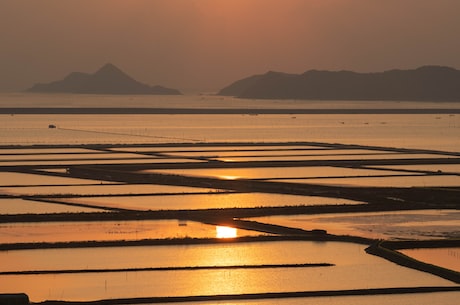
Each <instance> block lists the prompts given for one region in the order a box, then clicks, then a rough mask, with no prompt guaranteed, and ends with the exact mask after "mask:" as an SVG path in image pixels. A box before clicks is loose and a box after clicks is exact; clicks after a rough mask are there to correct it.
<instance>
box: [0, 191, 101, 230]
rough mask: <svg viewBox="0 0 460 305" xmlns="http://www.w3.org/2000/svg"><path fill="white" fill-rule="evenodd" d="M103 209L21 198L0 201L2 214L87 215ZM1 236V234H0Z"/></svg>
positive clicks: (0, 212)
mask: <svg viewBox="0 0 460 305" xmlns="http://www.w3.org/2000/svg"><path fill="white" fill-rule="evenodd" d="M103 211H104V210H103V209H93V208H85V207H79V206H69V205H65V204H55V203H48V202H42V201H34V200H25V199H19V198H5V199H0V214H3V215H8V214H49V213H85V212H103ZM0 235H1V232H0Z"/></svg>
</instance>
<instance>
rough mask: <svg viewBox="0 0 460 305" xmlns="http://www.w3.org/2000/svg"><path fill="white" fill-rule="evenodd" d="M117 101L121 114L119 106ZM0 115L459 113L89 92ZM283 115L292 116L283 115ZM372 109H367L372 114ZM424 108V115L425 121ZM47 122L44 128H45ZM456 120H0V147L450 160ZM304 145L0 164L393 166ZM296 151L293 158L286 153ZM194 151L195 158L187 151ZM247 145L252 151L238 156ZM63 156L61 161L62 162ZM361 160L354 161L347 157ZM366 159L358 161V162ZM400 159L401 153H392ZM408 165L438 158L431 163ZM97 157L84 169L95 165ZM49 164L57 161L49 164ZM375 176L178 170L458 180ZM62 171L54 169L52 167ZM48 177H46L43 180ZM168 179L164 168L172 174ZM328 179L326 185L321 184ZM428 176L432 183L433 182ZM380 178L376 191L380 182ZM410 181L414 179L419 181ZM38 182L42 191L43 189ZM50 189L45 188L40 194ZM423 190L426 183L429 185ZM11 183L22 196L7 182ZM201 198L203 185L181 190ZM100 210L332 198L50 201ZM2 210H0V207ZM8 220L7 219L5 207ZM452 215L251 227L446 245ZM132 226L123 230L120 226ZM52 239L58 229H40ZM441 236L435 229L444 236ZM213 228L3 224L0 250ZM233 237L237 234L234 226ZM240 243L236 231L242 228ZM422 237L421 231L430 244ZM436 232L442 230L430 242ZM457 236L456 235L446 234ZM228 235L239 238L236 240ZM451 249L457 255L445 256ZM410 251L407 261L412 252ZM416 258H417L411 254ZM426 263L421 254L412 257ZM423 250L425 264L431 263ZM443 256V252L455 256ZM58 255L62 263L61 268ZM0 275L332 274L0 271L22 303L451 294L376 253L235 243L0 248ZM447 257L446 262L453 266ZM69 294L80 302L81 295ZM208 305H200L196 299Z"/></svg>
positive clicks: (63, 183) (31, 179)
mask: <svg viewBox="0 0 460 305" xmlns="http://www.w3.org/2000/svg"><path fill="white" fill-rule="evenodd" d="M127 105H128V106H127ZM0 107H158V108H215V109H216V108H221V109H223V108H243V109H245V108H246V109H249V108H251V109H264V108H276V109H316V108H332V109H363V108H365V109H376V110H378V109H420V108H424V109H439V108H445V109H460V103H413V102H324V101H279V100H273V101H261V100H240V99H233V98H228V97H225V98H222V97H214V96H179V97H151V96H92V95H82V96H76V95H34V94H9V95H0ZM293 112H294V111H293ZM376 112H378V111H376ZM435 112H436V111H434V112H433V113H435ZM49 124H54V125H56V126H57V128H55V129H50V128H48V125H49ZM459 133H460V115H459V114H423V115H421V114H418V115H415V114H399V115H388V114H366V115H358V114H347V115H344V114H329V115H325V114H317V115H309V114H296V113H292V114H286V115H276V114H273V115H263V114H259V115H228V114H221V115H186V114H181V115H172V114H168V115H70V114H69V115H18V114H14V115H11V114H8V115H0V141H1V144H2V145H8V144H12V145H31V144H104V143H106V144H117V143H118V144H137V143H178V142H183V143H197V142H276V141H280V142H289V141H293V142H294V141H318V142H327V143H343V144H359V145H374V146H386V147H400V148H422V149H432V150H443V151H451V152H459V151H460V137H459V136H458V134H459ZM317 148H318V147H315V146H302V147H299V146H296V145H294V144H292V145H289V146H285V147H283V149H282V150H280V148H279V147H277V146H265V147H255V148H254V147H253V148H248V147H242V146H238V145H235V147H225V148H216V147H212V146H210V147H208V148H206V147H203V148H201V147H200V149H196V148H193V147H192V148H191V147H182V148H180V147H177V148H163V149H155V150H154V151H155V152H162V153H164V155H163V156H161V157H159V156H147V155H144V156H141V155H138V154H133V153H136V152H144V153H149V152H152V149H151V148H135V147H132V148H129V147H120V148H113V149H112V151H114V152H117V153H113V154H112V153H111V154H107V153H106V152H101V151H98V150H92V149H81V148H66V149H43V150H40V151H39V152H40V153H41V155H34V154H35V153H37V152H38V151H37V150H34V149H27V150H22V149H14V148H12V149H7V150H2V151H1V152H0V165H2V166H7V165H45V164H50V165H55V164H61V165H63V167H64V166H65V165H67V164H103V163H105V164H106V163H137V162H150V163H157V162H201V161H200V160H197V159H196V158H197V157H204V158H210V159H213V158H216V159H219V158H220V159H221V160H224V161H226V160H230V159H232V160H238V161H244V160H259V161H260V160H283V161H285V160H294V159H295V160H298V159H304V160H324V159H347V160H349V159H356V158H365V159H376V158H378V159H392V158H399V157H400V156H399V154H397V153H391V152H388V151H374V150H355V151H353V152H351V151H349V150H333V151H329V150H327V149H324V148H323V149H319V150H318V149H317ZM299 149H301V150H299ZM197 150H200V151H197ZM251 150H252V151H251ZM63 153H64V154H63ZM358 153H359V154H361V156H357V155H354V154H358ZM364 154H366V155H364ZM404 157H408V155H404ZM412 157H424V158H428V157H436V158H441V157H443V158H445V157H448V156H442V155H432V154H430V155H428V154H427V155H421V154H418V155H412ZM95 159H97V160H95ZM56 160H58V161H56ZM382 169H383V170H374V169H359V170H358V169H340V168H330V167H329V168H328V167H322V168H318V169H317V171H314V172H312V171H305V170H300V171H299V170H298V169H295V170H294V169H282V170H279V169H276V168H273V169H257V170H255V169H238V170H212V171H210V170H190V171H182V172H180V173H181V174H191V175H199V176H200V175H203V176H213V177H220V178H223V179H235V178H262V179H266V178H272V179H289V178H296V179H295V180H294V181H293V182H300V180H299V179H298V178H309V179H305V181H306V183H311V182H313V181H311V180H312V179H313V178H320V179H318V181H314V182H318V183H332V184H346V183H347V182H348V183H353V184H355V185H374V184H377V185H381V184H385V183H388V181H389V180H386V179H387V177H382V178H370V177H365V178H356V179H355V180H352V178H350V177H348V178H346V180H347V181H346V182H344V180H343V179H339V178H336V179H333V178H324V177H325V176H357V175H360V176H361V175H362V176H370V175H400V174H401V173H402V172H401V171H400V170H412V171H414V172H412V174H413V175H414V176H413V177H392V178H391V179H390V180H392V181H395V182H394V184H396V185H420V184H423V185H426V181H428V180H424V179H428V178H430V179H431V178H434V179H435V180H429V181H435V182H436V184H434V185H436V186H437V185H446V184H453V185H456V186H458V185H459V184H460V183H459V181H458V179H457V178H458V176H438V177H436V176H435V177H427V176H415V175H420V173H417V172H416V171H417V170H422V171H423V170H426V171H438V170H442V171H446V172H453V173H458V166H457V167H455V166H454V167H448V166H444V165H443V166H442V167H441V166H440V167H430V166H428V167H426V166H418V165H417V166H389V167H385V168H382ZM53 170H57V171H60V172H62V171H63V169H62V168H59V169H53ZM53 170H50V171H53ZM171 173H176V172H174V171H171ZM327 179H329V180H327ZM436 179H437V180H436ZM382 180H383V182H382ZM420 181H421V182H420ZM44 185H48V186H49V187H43V186H44ZM50 185H54V186H52V187H51V186H50ZM430 185H431V184H430ZM19 186H22V187H19ZM190 189H192V188H182V187H163V186H140V185H139V186H121V185H100V181H93V180H82V179H70V178H61V177H51V176H41V175H34V174H22V173H21V174H20V173H9V172H8V173H7V172H0V192H1V193H2V194H6V193H8V194H17V195H24V194H35V193H40V194H45V195H46V194H56V193H77V194H78V193H86V194H89V193H91V194H100V193H104V194H108V193H129V192H131V193H145V192H147V193H148V192H180V193H182V192H183V193H186V192H189V191H190ZM194 190H195V191H198V192H207V191H208V190H207V189H197V188H195V189H194ZM62 200H63V201H65V200H68V201H69V202H73V203H83V204H85V203H86V204H93V205H94V206H99V207H106V206H111V207H125V208H136V209H141V210H146V209H164V208H172V209H175V208H184V207H187V208H212V207H214V208H215V207H235V206H238V207H247V206H250V207H254V206H278V205H298V204H307V205H311V204H336V203H347V204H355V203H356V202H348V201H347V202H344V200H338V199H331V198H319V197H315V198H312V197H303V196H287V195H269V194H212V195H211V194H199V195H185V194H184V195H182V194H181V195H170V196H147V197H134V196H133V197H129V196H126V197H100V198H78V199H77V198H71V199H62ZM0 204H1V206H0V213H2V214H7V213H8V214H11V213H15V212H16V213H38V212H48V213H52V212H63V211H69V212H78V211H93V210H90V209H87V208H82V207H66V206H64V205H63V206H57V205H52V204H48V203H46V204H45V203H37V202H35V201H28V200H21V199H14V198H9V199H1V201H0ZM5 206H6V208H5ZM12 211H15V212H12ZM457 214H458V213H457V212H456V211H445V212H442V211H440V212H438V214H436V213H435V214H430V213H425V212H415V213H414V214H410V213H393V214H392V213H387V214H382V215H381V214H378V213H375V214H372V215H370V214H366V215H361V216H360V215H326V216H311V217H308V216H302V217H300V218H295V217H294V218H291V217H279V218H270V221H269V220H268V219H264V221H267V222H272V223H276V224H284V225H289V226H294V227H302V228H306V229H312V228H326V229H327V230H328V231H331V232H332V233H338V234H340V233H345V234H347V233H352V234H353V235H364V236H368V235H369V234H370V235H372V236H383V237H385V238H393V237H394V238H398V237H401V236H402V237H405V238H419V237H420V236H422V238H423V236H425V237H426V236H427V235H425V234H428V236H430V238H431V237H433V236H432V234H433V232H435V233H438V232H439V233H440V235H439V236H436V237H446V234H447V236H452V234H454V233H455V232H458V215H457ZM133 223H135V225H133ZM53 231H55V232H60V233H59V234H51V233H52V232H53ZM446 232H447V233H446ZM215 234H217V231H216V228H215V227H213V226H207V225H201V224H198V223H191V222H190V223H187V229H186V228H184V226H182V225H180V224H178V223H177V222H174V221H172V222H171V221H169V222H168V221H166V222H162V223H160V222H130V223H128V222H119V223H111V222H107V223H105V224H104V225H101V224H96V223H95V224H90V223H85V224H83V225H82V226H79V227H78V229H77V230H75V226H74V225H73V224H60V223H56V224H46V223H45V224H34V225H21V224H12V225H8V226H5V227H2V228H0V237H1V238H2V242H9V241H10V242H19V241H21V240H22V241H27V242H28V241H33V240H42V241H43V240H47V241H56V240H86V239H90V238H92V239H119V238H125V239H132V238H134V239H140V238H151V236H155V237H158V236H159V237H160V238H171V237H177V236H182V235H190V236H209V237H210V236H214V235H215ZM238 234H242V235H244V234H246V232H244V231H239V232H238ZM248 234H249V233H248ZM430 234H431V235H430ZM442 234H444V235H442ZM455 234H456V233H455ZM238 236H240V235H238ZM451 251H453V252H449V253H457V252H456V251H457V250H455V249H454V250H451ZM415 255H416V254H414V256H415ZM417 255H418V254H417ZM423 255H425V254H423ZM438 255H439V254H438V253H435V254H433V253H431V254H429V255H428V256H438ZM455 255H456V254H455ZM63 258H65V259H63ZM0 262H1V264H0V269H1V271H9V270H10V271H12V270H57V269H84V268H133V267H134V268H139V267H140V268H145V267H155V266H163V267H169V266H215V265H235V264H274V263H282V264H286V263H318V262H328V263H333V264H335V266H334V267H321V268H282V269H272V268H268V269H260V270H259V269H257V270H247V269H235V270H233V269H232V270H200V271H155V272H153V271H149V272H145V271H144V272H111V273H91V274H89V273H82V274H57V275H14V276H13V275H8V276H5V275H1V276H0V293H2V292H26V293H28V294H29V296H30V297H31V299H32V301H42V300H46V299H66V300H93V299H104V298H118V297H121V298H125V297H142V296H165V295H171V296H178V295H199V294H222V293H252V292H273V291H296V290H308V291H310V290H334V289H356V288H373V287H403V286H404V287H405V286H436V285H439V286H446V285H453V284H452V283H451V282H448V281H445V280H443V279H440V278H438V277H435V276H432V275H429V274H426V273H422V272H418V271H414V270H411V269H407V268H403V267H399V266H397V265H394V264H392V263H389V262H387V261H385V260H383V259H380V258H378V257H374V256H370V255H367V254H365V252H364V246H362V245H355V244H346V243H312V242H295V243H294V242H282V243H244V244H224V245H207V246H170V247H128V248H126V247H124V248H88V249H60V250H26V251H6V252H0ZM455 262H457V261H455ZM82 291H84V292H85V293H84V294H82ZM458 295H459V294H458V293H433V294H422V295H421V294H416V295H396V296H366V297H337V298H312V299H283V300H276V301H275V303H277V304H371V305H374V304H414V305H415V304H457V301H458ZM208 304H210V303H208ZM219 304H273V302H272V301H270V302H269V301H265V300H259V301H250V302H248V301H241V302H221V303H219Z"/></svg>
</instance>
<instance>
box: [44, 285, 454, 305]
mask: <svg viewBox="0 0 460 305" xmlns="http://www.w3.org/2000/svg"><path fill="white" fill-rule="evenodd" d="M452 291H460V287H458V286H457V287H414V288H411V287H400V288H374V289H355V290H323V291H299V292H269V293H249V294H227V295H202V296H183V297H145V298H132V299H107V300H98V301H81V302H66V301H45V302H41V303H35V304H42V305H81V304H93V305H115V304H117V305H118V304H153V303H174V302H177V303H179V302H218V301H234V300H259V299H281V298H307V297H332V296H359V295H385V294H410V293H432V292H452Z"/></svg>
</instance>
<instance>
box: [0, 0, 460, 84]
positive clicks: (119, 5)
mask: <svg viewBox="0 0 460 305" xmlns="http://www.w3.org/2000/svg"><path fill="white" fill-rule="evenodd" d="M459 12H460V1H458V0H385V1H378V0H67V1H62V0H1V1H0V91H20V90H24V89H25V88H28V87H30V86H31V85H33V84H34V83H36V82H49V81H54V80H58V79H62V78H63V77H64V76H66V75H67V74H68V73H69V72H72V71H81V72H89V73H92V72H95V71H96V70H97V69H98V68H99V67H101V66H102V65H104V64H105V63H107V62H111V63H113V64H115V65H116V66H118V67H120V68H121V69H122V70H124V71H125V72H126V73H128V74H129V75H131V76H132V77H134V78H135V79H137V80H139V81H142V82H144V83H148V84H150V85H157V84H159V85H164V86H168V87H173V88H176V89H179V90H183V91H184V92H214V91H217V90H218V89H220V88H222V87H224V86H226V85H228V84H229V83H230V82H232V81H234V80H237V79H240V78H242V77H246V76H249V75H252V74H260V73H265V72H267V71H268V70H274V71H282V72H291V73H301V72H304V71H306V70H310V69H324V70H354V71H359V72H370V71H383V70H388V69H394V68H401V69H407V68H416V67H418V66H421V65H446V66H451V67H454V68H457V69H460V38H459V32H460V18H459Z"/></svg>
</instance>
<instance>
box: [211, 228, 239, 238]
mask: <svg viewBox="0 0 460 305" xmlns="http://www.w3.org/2000/svg"><path fill="white" fill-rule="evenodd" d="M236 236H237V230H236V228H232V227H225V226H216V237H217V238H235V237H236Z"/></svg>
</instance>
